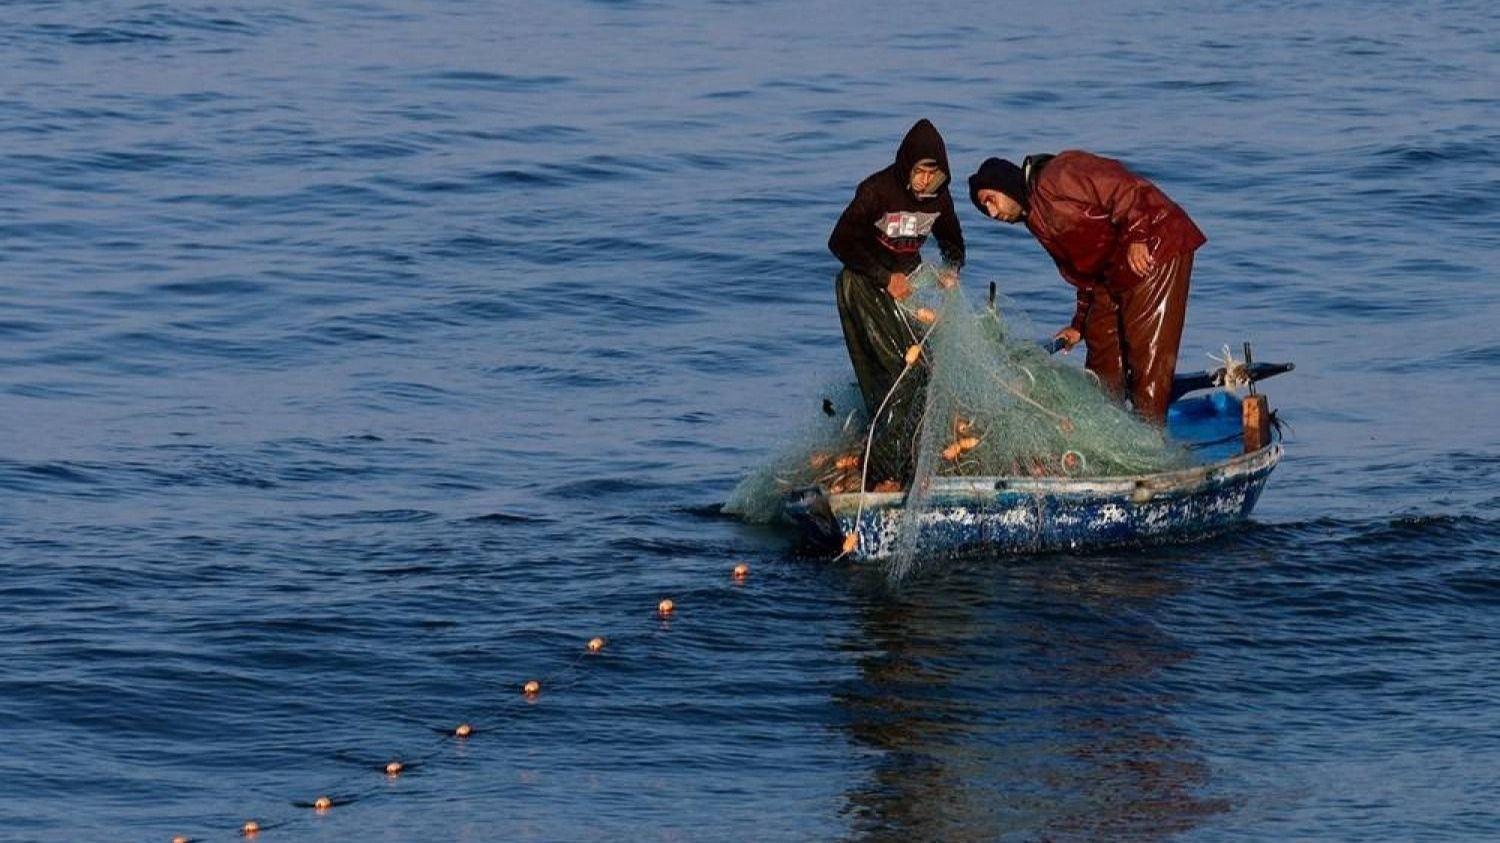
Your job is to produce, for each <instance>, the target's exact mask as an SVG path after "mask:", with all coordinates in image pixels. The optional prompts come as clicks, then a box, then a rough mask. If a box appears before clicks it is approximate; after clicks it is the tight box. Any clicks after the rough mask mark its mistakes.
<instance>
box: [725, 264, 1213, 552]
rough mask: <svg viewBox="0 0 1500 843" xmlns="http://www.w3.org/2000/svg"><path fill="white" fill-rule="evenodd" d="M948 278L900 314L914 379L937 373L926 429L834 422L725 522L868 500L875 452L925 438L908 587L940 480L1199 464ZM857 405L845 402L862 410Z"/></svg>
mask: <svg viewBox="0 0 1500 843" xmlns="http://www.w3.org/2000/svg"><path fill="white" fill-rule="evenodd" d="M937 278H938V275H937V272H936V271H935V270H934V269H933V268H932V267H930V266H926V265H924V266H923V267H922V268H921V269H919V270H918V271H917V272H916V273H914V274H913V275H912V278H911V280H912V285H913V287H914V289H915V292H914V294H913V295H912V296H910V297H909V298H907V299H906V300H904V301H902V302H901V303H900V307H901V309H902V311H903V313H904V314H905V316H906V318H907V319H908V320H909V322H910V324H911V325H912V326H913V328H914V335H915V336H916V337H917V338H918V340H919V341H918V343H917V345H918V346H920V351H909V352H908V354H907V357H908V361H909V362H908V368H909V369H910V368H912V367H917V366H921V367H924V368H925V370H926V371H925V373H924V374H925V376H926V377H925V379H924V380H925V387H924V391H925V397H924V399H923V400H922V401H919V402H915V403H916V405H917V410H916V412H920V413H921V418H920V419H918V420H916V423H915V424H913V425H905V426H903V425H899V424H895V425H890V426H889V427H890V429H888V430H882V429H880V428H879V426H877V428H876V429H875V430H873V431H871V430H868V429H854V428H862V427H863V426H864V418H863V414H862V413H861V414H857V417H856V418H855V419H853V420H851V418H850V417H849V416H847V415H843V416H834V417H826V416H825V417H824V418H822V419H821V420H818V421H816V422H815V423H814V424H813V426H812V432H811V434H810V435H808V436H807V437H805V438H803V439H802V440H800V441H798V442H794V443H793V444H792V445H791V446H790V447H788V448H786V449H784V450H783V452H782V453H781V454H780V455H779V456H778V457H777V458H776V460H775V462H774V463H773V464H772V466H769V467H767V468H766V469H762V470H760V471H758V472H756V473H754V474H752V475H751V476H750V477H748V478H746V480H745V481H744V482H742V483H741V484H740V485H739V486H738V487H737V488H736V489H735V490H734V493H733V494H732V495H731V496H730V499H729V502H728V504H726V506H725V511H727V512H731V513H734V514H738V515H740V516H742V517H744V518H746V519H747V520H751V521H769V520H773V519H774V518H775V517H776V515H777V513H778V512H779V511H780V506H781V502H782V499H783V498H784V497H785V495H786V493H788V492H790V491H793V490H795V489H799V488H806V487H807V486H813V485H819V486H822V487H823V488H824V489H825V490H826V491H828V492H830V493H834V494H838V493H844V492H856V491H859V490H860V489H861V488H866V489H867V486H866V483H867V482H868V481H871V480H874V479H878V478H869V477H868V476H867V475H866V473H865V472H864V470H863V469H864V459H863V457H864V453H865V449H866V444H867V443H868V442H872V441H874V440H875V439H877V438H878V437H880V436H882V435H892V434H891V430H896V429H899V428H901V427H905V428H906V429H914V430H916V431H917V432H916V435H915V437H914V438H913V439H912V441H910V442H906V443H902V447H904V448H910V449H911V450H910V453H911V455H912V457H913V459H912V462H913V464H914V465H915V471H914V475H913V477H912V478H911V479H910V482H909V483H907V484H906V488H907V489H908V490H909V491H908V493H907V498H906V501H905V505H904V514H903V524H902V529H901V538H900V539H899V540H898V552H897V554H896V558H895V560H894V562H893V564H892V572H893V574H895V575H897V576H901V575H904V574H905V573H906V571H907V570H909V569H910V567H911V564H912V562H913V561H914V560H915V559H916V558H917V557H918V556H919V555H920V554H921V553H922V550H923V549H922V548H920V547H917V546H916V545H915V544H913V542H915V541H916V537H917V535H918V531H917V530H916V529H915V527H916V524H917V523H918V521H919V519H920V518H921V517H922V515H923V513H924V512H925V511H926V510H927V504H928V501H927V491H928V488H929V481H930V480H931V478H933V477H1058V476H1062V477H1075V478H1085V477H1110V476H1120V475H1130V474H1144V473H1148V472H1155V471H1162V470H1168V469H1173V468H1181V467H1184V466H1186V465H1188V464H1189V457H1188V453H1187V451H1186V450H1185V449H1183V448H1181V447H1179V446H1176V445H1174V444H1172V443H1170V442H1168V441H1167V440H1166V439H1165V437H1164V436H1163V435H1162V433H1161V431H1159V430H1158V429H1157V428H1155V427H1154V426H1152V425H1150V424H1147V423H1145V422H1142V421H1141V420H1139V419H1138V418H1136V417H1135V416H1134V415H1132V414H1131V413H1130V412H1129V411H1127V410H1125V409H1124V408H1122V407H1121V406H1120V405H1118V404H1117V403H1115V402H1114V401H1113V400H1111V399H1110V398H1109V396H1108V395H1106V394H1105V393H1104V392H1103V390H1102V389H1100V387H1099V384H1098V381H1097V380H1096V379H1095V378H1094V376H1093V375H1092V374H1090V373H1089V372H1087V371H1086V370H1084V369H1081V368H1079V367H1077V366H1074V365H1070V364H1069V363H1067V362H1066V361H1064V360H1059V359H1056V358H1053V357H1051V356H1050V355H1049V354H1048V352H1047V351H1046V349H1044V348H1042V347H1041V346H1040V345H1038V344H1037V343H1036V342H1035V341H1033V340H1030V339H1025V338H1021V337H1019V336H1017V334H1016V332H1015V331H1014V330H1012V327H1011V326H1010V325H1008V324H1007V321H1006V319H1005V318H1004V317H1003V316H1002V314H1001V313H1000V311H999V310H998V309H997V308H996V307H994V306H990V307H980V308H976V307H974V306H973V305H971V304H970V303H969V301H968V300H967V299H966V298H965V297H964V295H963V294H962V292H961V290H960V289H959V288H957V287H954V288H951V289H944V288H942V287H941V285H939V284H938V283H937ZM906 374H907V375H910V374H912V373H911V372H910V371H908V372H907V373H906ZM857 396H858V393H857V392H852V394H850V395H848V396H846V397H845V398H844V401H846V402H847V401H851V400H852V401H853V402H854V405H856V406H857V405H858V404H859V403H860V402H859V399H858V397H857ZM844 406H848V405H847V404H845V405H844ZM903 559H904V560H905V562H903V561H902V560H903Z"/></svg>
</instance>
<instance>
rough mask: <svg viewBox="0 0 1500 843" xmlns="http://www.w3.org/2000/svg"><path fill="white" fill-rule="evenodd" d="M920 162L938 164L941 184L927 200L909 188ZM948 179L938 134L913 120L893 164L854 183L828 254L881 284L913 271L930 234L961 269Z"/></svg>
mask: <svg viewBox="0 0 1500 843" xmlns="http://www.w3.org/2000/svg"><path fill="white" fill-rule="evenodd" d="M924 159H931V160H933V161H936V162H937V165H938V168H939V169H940V170H942V171H943V180H942V183H941V184H939V185H938V188H937V190H936V191H935V192H934V193H933V194H932V195H931V196H928V197H925V198H919V197H918V196H917V195H916V194H914V193H912V191H911V189H910V187H908V185H909V184H910V182H911V171H912V168H913V167H915V166H916V165H917V162H919V161H922V160H924ZM952 177H953V170H952V169H950V168H949V166H948V150H947V147H945V146H944V145H943V136H942V135H940V134H938V130H937V127H935V126H933V125H932V123H931V122H929V121H927V120H918V121H917V123H916V125H915V126H912V127H911V131H909V132H907V133H906V137H905V138H904V139H903V140H902V141H901V147H900V148H899V149H897V150H896V162H895V163H894V164H892V165H891V166H889V167H886V168H885V169H884V170H881V171H880V172H878V173H875V174H874V175H872V176H870V177H869V178H867V179H865V180H864V181H862V182H860V183H859V187H858V188H856V189H855V191H854V201H852V202H850V203H849V207H847V208H845V209H844V213H843V215H841V216H840V217H839V221H838V224H837V225H835V226H834V227H833V234H832V235H831V236H830V237H829V238H828V250H829V251H831V252H833V254H834V257H837V258H838V259H839V260H841V261H843V262H844V266H846V267H848V268H850V269H852V270H854V271H855V272H858V273H859V274H861V275H865V276H868V277H870V278H874V279H876V280H878V281H879V282H880V283H881V284H882V285H883V284H884V283H885V280H886V278H887V277H889V276H890V274H891V273H893V272H911V271H912V270H914V269H916V268H917V265H918V264H919V263H921V256H920V255H919V254H918V250H919V249H921V247H922V244H923V243H925V242H927V235H928V233H931V234H932V235H933V236H935V237H936V238H937V241H938V248H939V250H940V251H941V252H942V255H943V260H944V262H946V263H948V264H949V265H951V266H954V267H958V266H962V265H963V262H964V235H963V230H962V229H961V228H960V227H959V224H958V214H957V213H955V212H954V210H953V196H952V194H951V193H949V192H948V184H949V182H951V181H952Z"/></svg>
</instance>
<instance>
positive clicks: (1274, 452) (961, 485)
mask: <svg viewBox="0 0 1500 843" xmlns="http://www.w3.org/2000/svg"><path fill="white" fill-rule="evenodd" d="M1281 456H1282V449H1281V444H1280V443H1277V442H1273V443H1271V444H1269V445H1266V446H1265V447H1263V448H1260V449H1258V450H1255V451H1251V452H1249V453H1244V454H1236V455H1235V456H1233V457H1230V458H1229V459H1225V460H1220V461H1218V462H1213V463H1205V464H1204V465H1197V466H1192V467H1190V468H1182V469H1174V470H1172V471H1159V472H1151V473H1147V474H1132V475H1124V476H1120V477H1091V478H1082V479H1080V478H1072V477H1021V476H1010V475H995V476H983V477H935V478H933V481H932V486H931V488H930V490H929V495H930V497H932V498H947V497H955V498H956V497H970V498H974V497H981V496H983V497H993V496H995V495H998V494H1003V493H1007V492H1015V493H1019V494H1028V495H1049V496H1055V497H1063V498H1072V497H1101V496H1119V497H1131V496H1137V495H1140V494H1142V493H1145V494H1148V495H1150V496H1153V497H1154V496H1155V495H1158V494H1165V493H1172V492H1185V493H1191V492H1193V491H1196V490H1198V489H1200V488H1202V487H1203V486H1205V485H1207V484H1208V483H1209V482H1211V481H1214V480H1227V479H1231V478H1235V477H1240V476H1244V475H1248V474H1255V473H1258V472H1260V471H1261V470H1267V471H1268V470H1270V469H1271V468H1273V467H1275V466H1276V464H1277V463H1278V462H1280V460H1281ZM861 498H863V508H864V510H865V511H866V512H869V511H870V510H873V509H889V508H894V507H899V506H901V505H902V503H903V502H904V501H905V500H906V492H904V491H901V492H865V493H863V494H861V493H859V492H847V493H844V494H838V495H828V496H827V500H828V504H829V506H830V508H831V509H832V510H833V512H834V513H835V514H836V515H848V514H853V513H854V512H855V511H856V510H858V509H859V508H860V506H861Z"/></svg>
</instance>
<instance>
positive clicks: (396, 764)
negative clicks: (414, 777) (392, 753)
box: [385, 761, 406, 776]
mask: <svg viewBox="0 0 1500 843" xmlns="http://www.w3.org/2000/svg"><path fill="white" fill-rule="evenodd" d="M404 769H406V765H405V764H402V763H401V762H400V761H392V762H391V763H389V764H387V765H385V774H386V775H387V776H399V775H401V771H402V770H404Z"/></svg>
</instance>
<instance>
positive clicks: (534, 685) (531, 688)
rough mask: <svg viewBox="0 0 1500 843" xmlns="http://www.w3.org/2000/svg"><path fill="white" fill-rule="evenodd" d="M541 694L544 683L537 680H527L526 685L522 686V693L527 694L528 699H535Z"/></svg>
mask: <svg viewBox="0 0 1500 843" xmlns="http://www.w3.org/2000/svg"><path fill="white" fill-rule="evenodd" d="M541 692H542V683H540V682H538V681H536V680H535V679H528V680H526V684H525V685H522V686H521V693H523V694H525V695H526V696H528V697H534V696H536V695H537V694H540V693H541Z"/></svg>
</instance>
